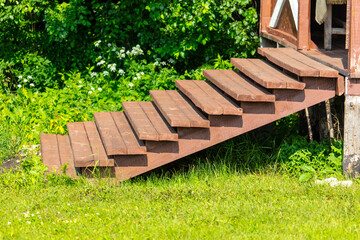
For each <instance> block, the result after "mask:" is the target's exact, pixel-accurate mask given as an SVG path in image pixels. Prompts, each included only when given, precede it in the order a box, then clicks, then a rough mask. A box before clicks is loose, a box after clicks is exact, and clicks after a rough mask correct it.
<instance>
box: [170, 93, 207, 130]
mask: <svg viewBox="0 0 360 240" xmlns="http://www.w3.org/2000/svg"><path fill="white" fill-rule="evenodd" d="M166 92H167V94H168V95H169V97H170V98H171V99H173V100H174V102H175V103H176V104H178V105H179V107H180V109H181V110H182V112H183V113H184V114H185V116H186V117H187V118H188V119H189V120H190V126H191V127H199V128H209V127H210V121H209V120H207V119H206V118H205V116H203V115H202V114H201V113H200V112H199V111H197V110H196V109H195V107H194V106H192V104H191V103H190V102H188V101H187V100H186V99H185V98H184V97H183V96H181V95H180V93H179V92H178V91H174V90H166Z"/></svg>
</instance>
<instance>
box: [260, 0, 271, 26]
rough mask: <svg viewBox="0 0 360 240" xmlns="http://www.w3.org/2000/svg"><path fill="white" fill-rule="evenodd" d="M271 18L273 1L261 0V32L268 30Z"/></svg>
mask: <svg viewBox="0 0 360 240" xmlns="http://www.w3.org/2000/svg"><path fill="white" fill-rule="evenodd" d="M270 20H271V1H270V0H261V3H260V29H261V32H266V29H267V28H268V26H269V23H270Z"/></svg>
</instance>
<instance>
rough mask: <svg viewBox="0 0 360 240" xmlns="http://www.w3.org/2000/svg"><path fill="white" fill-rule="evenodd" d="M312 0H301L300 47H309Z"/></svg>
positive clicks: (298, 36) (298, 37) (299, 21)
mask: <svg viewBox="0 0 360 240" xmlns="http://www.w3.org/2000/svg"><path fill="white" fill-rule="evenodd" d="M310 7H311V0H301V1H300V0H299V15H298V17H299V19H298V24H299V26H298V35H297V39H298V46H297V47H298V49H309V45H310V15H311V12H310Z"/></svg>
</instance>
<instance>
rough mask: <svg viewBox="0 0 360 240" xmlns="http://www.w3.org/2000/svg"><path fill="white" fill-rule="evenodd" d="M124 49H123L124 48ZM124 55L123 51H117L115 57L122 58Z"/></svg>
mask: <svg viewBox="0 0 360 240" xmlns="http://www.w3.org/2000/svg"><path fill="white" fill-rule="evenodd" d="M124 51H125V50H124ZM125 57H126V55H125V53H123V52H121V51H120V52H119V53H117V58H118V59H123V58H125Z"/></svg>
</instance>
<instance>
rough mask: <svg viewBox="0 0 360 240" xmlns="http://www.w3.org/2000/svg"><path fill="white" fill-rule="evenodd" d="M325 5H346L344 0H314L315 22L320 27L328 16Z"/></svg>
mask: <svg viewBox="0 0 360 240" xmlns="http://www.w3.org/2000/svg"><path fill="white" fill-rule="evenodd" d="M327 4H331V5H336V4H346V0H316V7H315V20H316V22H317V23H318V24H320V25H321V24H323V23H324V22H325V20H326V17H327V15H328V13H327Z"/></svg>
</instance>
